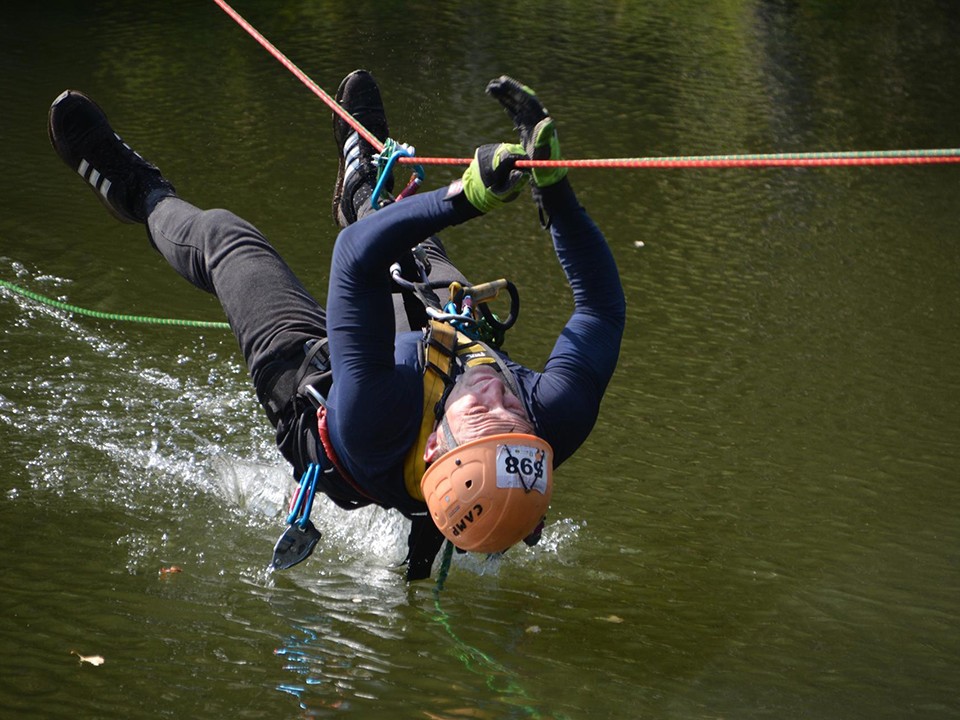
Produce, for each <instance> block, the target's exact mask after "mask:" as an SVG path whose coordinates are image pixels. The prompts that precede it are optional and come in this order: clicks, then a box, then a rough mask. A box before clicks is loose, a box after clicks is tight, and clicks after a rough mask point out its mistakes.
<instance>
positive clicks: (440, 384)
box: [403, 320, 497, 501]
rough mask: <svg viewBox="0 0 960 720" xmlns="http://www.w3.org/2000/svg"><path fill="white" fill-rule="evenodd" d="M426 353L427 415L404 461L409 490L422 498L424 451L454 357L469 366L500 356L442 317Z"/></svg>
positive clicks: (433, 326) (434, 324) (432, 330)
mask: <svg viewBox="0 0 960 720" xmlns="http://www.w3.org/2000/svg"><path fill="white" fill-rule="evenodd" d="M423 355H424V357H423V418H422V419H421V421H420V433H419V435H418V436H417V441H416V442H415V443H414V444H413V447H411V448H410V450H409V451H408V452H407V456H406V458H404V461H403V482H404V484H405V485H406V487H407V492H408V493H409V494H410V497H412V498H414V499H415V500H421V501H422V500H423V493H422V492H421V491H420V480H421V478H423V473H424V472H426V469H427V464H426V462H425V461H424V459H423V453H424V451H425V450H426V448H427V439H428V438H429V437H430V435H431V433H433V428H434V425H435V424H436V422H437V403H439V402H440V400H441V399H442V398H443V393H444V390H446V387H447V385H448V384H449V383H451V382H452V381H453V372H452V371H453V364H454V361H455V360H456V358H457V357H459V358H460V359H461V360H462V362H463V364H464V365H466V366H467V367H473V366H474V365H489V364H496V363H497V359H496V357H494V356H493V355H492V353H491V352H490V351H489V350H488V349H487V347H486V346H485V345H484V344H483V343H481V342H478V341H476V340H473V339H472V338H470V337H468V336H467V335H464V334H463V333H461V332H458V331H457V330H456V329H455V328H454V327H453V326H452V325H450V324H449V323H445V322H440V321H439V320H431V321H430V329H429V331H428V333H427V338H426V341H425V342H424V353H423Z"/></svg>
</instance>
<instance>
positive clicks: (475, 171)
mask: <svg viewBox="0 0 960 720" xmlns="http://www.w3.org/2000/svg"><path fill="white" fill-rule="evenodd" d="M526 159H527V156H526V155H524V153H523V147H521V146H520V145H517V144H507V143H499V144H497V143H494V144H491V145H481V146H480V147H478V148H477V151H476V153H474V155H473V161H472V162H471V163H470V165H469V167H467V169H466V171H465V172H464V173H463V194H464V195H465V196H466V198H467V200H469V201H470V204H471V205H473V206H474V207H475V208H476V209H477V210H479V211H480V212H483V213H486V212H490V211H491V210H493V209H495V208H498V207H500V206H501V205H503V204H504V203H508V202H510V201H511V200H513V199H514V198H516V197H517V195H519V194H520V191H521V190H523V187H524V185H526V184H527V181H528V180H529V179H530V178H529V177H528V176H527V174H526V173H524V172H522V171H520V170H518V169H517V168H515V167H514V163H515V162H516V161H517V160H526Z"/></svg>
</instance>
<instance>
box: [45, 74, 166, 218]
mask: <svg viewBox="0 0 960 720" xmlns="http://www.w3.org/2000/svg"><path fill="white" fill-rule="evenodd" d="M47 131H48V133H49V135H50V142H51V144H52V145H53V149H54V150H56V151H57V155H59V156H60V158H61V159H62V160H63V161H64V162H65V163H66V164H67V165H68V166H69V167H70V168H72V169H73V170H76V171H77V172H78V173H80V176H81V177H82V178H83V179H84V180H86V181H87V183H88V184H89V185H90V187H91V188H92V189H93V192H94V193H96V195H97V197H98V198H99V199H100V202H102V203H103V204H104V206H105V207H106V208H107V210H109V211H110V213H111V214H112V215H113V216H114V217H115V218H117V219H118V220H120V221H122V222H128V223H144V222H146V220H147V199H148V197H149V198H150V201H151V203H155V201H156V200H157V199H158V198H160V197H163V196H166V195H173V194H175V191H174V189H173V185H171V184H170V183H169V182H168V181H167V180H166V179H165V178H164V177H163V175H161V174H160V170H159V169H157V167H156V166H155V165H152V164H151V163H148V162H147V161H146V160H144V159H143V158H142V157H140V155H139V154H137V153H136V152H134V150H132V149H131V148H130V146H129V145H127V144H126V143H125V142H124V141H123V140H122V139H121V138H120V136H119V135H117V134H116V133H115V132H114V131H113V128H111V127H110V123H109V122H107V116H106V115H104V113H103V110H101V109H100V107H99V106H98V105H97V104H96V103H95V102H93V100H91V99H90V98H88V97H87V96H86V95H84V94H83V93H80V92H77V91H75V90H65V91H64V92H63V93H61V95H60V96H59V97H58V98H57V99H56V100H54V101H53V104H52V105H51V106H50V115H49V116H48V118H47Z"/></svg>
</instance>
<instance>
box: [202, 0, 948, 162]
mask: <svg viewBox="0 0 960 720" xmlns="http://www.w3.org/2000/svg"><path fill="white" fill-rule="evenodd" d="M213 1H214V2H215V3H216V4H217V5H219V6H220V8H221V9H222V10H223V11H224V12H225V13H227V15H229V16H230V17H231V18H232V19H233V20H234V21H235V22H236V23H237V24H238V25H239V26H240V27H241V28H243V29H244V30H245V31H246V32H247V33H248V34H249V35H250V36H251V37H252V38H253V39H254V40H256V41H257V42H258V43H260V45H262V46H263V48H264V49H265V50H266V51H267V52H269V53H270V54H271V55H273V57H274V58H276V59H277V60H279V61H280V63H281V64H282V65H283V66H284V67H285V68H287V69H288V70H289V71H290V72H291V73H293V75H294V76H295V77H296V78H297V79H298V80H300V82H302V83H303V84H304V85H306V86H307V88H309V89H310V91H311V92H313V94H314V95H316V96H317V97H319V98H320V99H321V100H323V102H324V103H326V104H327V105H328V106H329V107H330V109H331V110H333V112H334V113H336V114H337V115H339V116H340V118H341V119H342V120H343V121H344V122H346V123H347V124H348V125H349V126H350V127H352V128H353V129H354V130H356V131H357V132H358V133H359V134H360V136H361V137H362V138H363V139H364V140H366V141H367V142H368V143H370V144H371V145H372V146H373V147H374V148H375V149H376V151H377V152H381V151H382V150H383V147H384V145H383V143H382V142H381V141H380V140H378V139H377V138H376V137H375V136H374V135H373V134H372V133H371V132H370V131H369V130H367V129H366V128H365V127H363V125H361V124H360V123H359V122H357V120H356V119H355V118H354V117H353V116H352V115H350V113H348V112H347V111H346V110H344V109H343V108H342V107H341V106H340V105H339V104H338V103H337V101H336V100H334V99H333V98H332V97H330V95H328V94H327V93H326V92H324V90H323V89H322V88H321V87H320V86H319V85H317V83H315V82H314V81H313V80H311V79H310V77H309V76H308V75H307V74H306V73H305V72H303V70H301V69H300V68H299V67H297V66H296V65H295V64H294V63H293V61H291V60H290V58H288V57H287V56H286V55H284V54H283V53H282V52H280V50H278V49H277V47H276V46H275V45H274V44H273V43H271V42H270V41H269V40H267V39H266V38H265V37H264V36H263V35H262V34H261V33H260V32H259V31H258V30H257V29H256V28H255V27H253V25H251V24H250V23H249V22H247V20H245V19H244V18H243V16H241V15H240V13H238V12H237V11H236V10H234V9H233V8H232V7H230V5H229V4H228V3H227V2H226V0H213ZM471 160H472V158H455V157H400V158H399V159H398V160H397V162H399V163H401V164H404V165H469V164H470V162H471ZM946 163H960V148H938V149H925V150H862V151H860V150H853V151H844V152H808V153H770V154H763V155H750V154H747V155H687V156H683V155H680V156H670V157H636V158H600V159H563V160H519V161H518V162H517V164H516V166H517V167H518V168H548V167H567V168H616V169H683V168H772V167H844V166H877V165H933V164H946Z"/></svg>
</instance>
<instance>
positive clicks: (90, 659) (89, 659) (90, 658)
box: [70, 650, 106, 666]
mask: <svg viewBox="0 0 960 720" xmlns="http://www.w3.org/2000/svg"><path fill="white" fill-rule="evenodd" d="M70 652H71V653H72V654H73V655H76V656H77V657H78V658H80V662H81V663H90V664H91V665H94V666H100V665H103V664H104V663H105V662H106V660H104V659H103V658H102V657H101V656H99V655H81V654H80V653H78V652H77V651H76V650H71V651H70Z"/></svg>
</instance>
